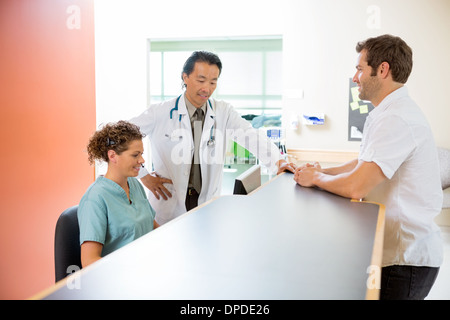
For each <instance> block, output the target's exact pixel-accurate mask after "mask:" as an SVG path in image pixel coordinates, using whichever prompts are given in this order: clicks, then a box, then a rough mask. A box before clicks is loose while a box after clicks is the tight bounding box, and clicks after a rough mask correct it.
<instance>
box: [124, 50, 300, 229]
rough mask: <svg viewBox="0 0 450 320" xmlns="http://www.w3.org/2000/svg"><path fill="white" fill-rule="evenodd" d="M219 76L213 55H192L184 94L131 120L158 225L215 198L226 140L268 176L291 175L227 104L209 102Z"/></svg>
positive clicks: (257, 133)
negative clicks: (147, 162)
mask: <svg viewBox="0 0 450 320" xmlns="http://www.w3.org/2000/svg"><path fill="white" fill-rule="evenodd" d="M221 70H222V63H221V61H220V59H219V57H218V56H217V55H215V54H213V53H210V52H205V51H195V52H194V53H193V54H192V55H191V56H190V57H189V58H188V59H187V61H186V63H185V64H184V68H183V71H182V75H181V76H182V80H183V83H184V87H185V89H186V90H185V92H184V94H182V95H180V96H179V97H177V98H175V99H171V100H168V101H164V102H162V103H158V104H154V105H151V106H150V107H149V108H148V109H147V110H145V111H144V112H143V113H142V114H141V115H139V116H137V117H135V118H133V119H131V120H130V121H131V122H133V123H135V124H136V125H138V126H139V127H140V129H141V131H142V132H144V133H145V134H146V135H148V136H149V138H150V144H151V148H152V162H153V167H154V170H155V171H154V172H153V173H152V174H149V173H148V171H147V170H145V169H141V172H140V174H139V178H141V181H142V182H143V184H144V185H145V186H146V187H147V188H148V189H149V190H150V191H151V192H152V193H149V201H150V203H151V205H152V206H153V208H154V209H155V211H156V221H157V222H158V223H159V224H160V225H162V224H164V223H166V222H168V221H170V220H172V219H174V218H176V217H178V216H180V215H181V214H183V213H185V212H186V211H189V210H191V209H193V208H195V207H196V206H197V205H199V204H202V203H204V202H206V201H208V200H210V199H212V198H214V197H217V196H219V195H220V192H221V186H222V177H223V164H224V160H225V153H226V143H227V140H228V139H229V138H231V139H233V140H234V141H236V142H237V143H239V144H240V145H242V146H243V147H245V148H246V149H248V150H249V151H250V152H252V153H253V154H255V155H256V157H257V158H258V159H259V161H260V163H261V164H262V165H264V166H266V167H268V168H269V169H270V170H271V172H272V173H277V174H279V173H281V172H283V171H286V170H289V171H291V172H294V170H295V168H294V164H292V163H287V162H286V161H285V160H283V159H282V157H281V153H280V151H279V149H278V148H277V147H276V146H275V144H274V143H272V142H271V141H270V140H269V139H268V138H267V137H266V136H265V135H264V134H263V133H261V132H260V131H259V130H256V129H254V128H253V127H252V126H251V125H250V123H249V122H247V121H246V120H245V119H243V118H242V117H241V116H240V115H239V113H238V112H236V111H235V109H234V108H233V107H232V106H231V105H230V104H229V103H227V102H224V101H219V100H216V99H213V98H211V95H212V94H213V92H214V90H215V89H216V87H217V81H218V79H219V76H220V73H221ZM200 110H201V111H200Z"/></svg>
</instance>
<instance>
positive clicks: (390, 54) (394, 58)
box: [356, 34, 413, 84]
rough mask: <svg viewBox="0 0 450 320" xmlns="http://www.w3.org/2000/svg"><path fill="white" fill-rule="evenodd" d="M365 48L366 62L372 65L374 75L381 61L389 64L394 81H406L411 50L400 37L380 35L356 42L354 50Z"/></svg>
mask: <svg viewBox="0 0 450 320" xmlns="http://www.w3.org/2000/svg"><path fill="white" fill-rule="evenodd" d="M362 50H367V55H366V59H367V64H368V65H369V66H370V67H372V69H373V70H372V76H375V75H376V73H377V70H378V67H379V66H380V65H381V64H382V63H383V62H387V63H388V64H389V67H390V70H391V74H392V79H393V80H394V81H395V82H399V83H403V84H404V83H406V81H407V80H408V77H409V75H410V74H411V71H412V66H413V60H412V50H411V48H410V47H409V46H408V45H407V44H406V42H405V41H403V40H402V39H401V38H400V37H395V36H392V35H388V34H386V35H382V36H379V37H375V38H369V39H367V40H365V41H361V42H358V44H357V45H356V52H358V53H360V52H361V51H362Z"/></svg>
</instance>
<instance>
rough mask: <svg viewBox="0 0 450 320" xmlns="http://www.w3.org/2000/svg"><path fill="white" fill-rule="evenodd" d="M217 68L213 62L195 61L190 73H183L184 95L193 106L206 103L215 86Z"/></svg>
mask: <svg viewBox="0 0 450 320" xmlns="http://www.w3.org/2000/svg"><path fill="white" fill-rule="evenodd" d="M219 73H220V71H219V68H218V67H217V66H216V65H215V64H208V63H206V62H196V63H195V65H194V70H193V71H192V72H191V74H190V75H187V74H186V73H183V81H184V83H185V84H186V97H187V99H188V100H189V102H190V103H192V104H193V105H194V106H195V107H197V108H200V107H201V106H202V105H204V104H205V103H206V101H207V100H208V99H209V97H210V96H211V95H212V94H213V92H214V90H216V87H217V80H218V79H219Z"/></svg>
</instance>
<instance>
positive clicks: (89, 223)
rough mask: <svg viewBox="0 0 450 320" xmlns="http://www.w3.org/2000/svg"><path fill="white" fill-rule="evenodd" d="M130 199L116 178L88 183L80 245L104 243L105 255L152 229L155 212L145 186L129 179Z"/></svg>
mask: <svg viewBox="0 0 450 320" xmlns="http://www.w3.org/2000/svg"><path fill="white" fill-rule="evenodd" d="M128 185H129V187H130V199H131V204H130V201H128V197H127V194H126V193H125V190H123V189H122V187H121V186H119V185H118V184H117V183H115V182H114V181H112V180H110V179H107V178H105V177H103V176H100V177H98V178H97V179H96V180H95V182H94V183H93V184H92V185H91V186H89V188H88V189H87V191H86V193H85V194H84V195H83V197H82V198H81V201H80V204H79V206H78V223H79V226H80V245H81V244H83V242H85V241H95V242H99V243H101V244H103V250H102V257H103V256H106V255H107V254H109V253H111V252H113V251H115V250H117V249H119V248H121V247H123V246H124V245H126V244H128V243H130V242H132V241H133V240H136V239H137V238H139V237H141V236H143V235H144V234H146V233H148V232H150V231H152V230H153V220H154V219H155V211H154V210H153V208H152V207H151V205H150V203H149V202H148V200H147V197H146V194H145V191H144V188H143V187H142V185H141V184H140V182H139V181H138V180H137V179H136V178H133V177H129V178H128Z"/></svg>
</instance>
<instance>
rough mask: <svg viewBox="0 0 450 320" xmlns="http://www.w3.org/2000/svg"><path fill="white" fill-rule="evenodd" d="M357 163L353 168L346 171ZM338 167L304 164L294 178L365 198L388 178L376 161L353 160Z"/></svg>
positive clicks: (304, 183)
mask: <svg viewBox="0 0 450 320" xmlns="http://www.w3.org/2000/svg"><path fill="white" fill-rule="evenodd" d="M355 161H356V162H355ZM355 163H356V165H355V166H354V167H353V169H351V170H349V171H346V170H348V169H349V168H351V167H352V165H353V164H355ZM337 168H339V169H337ZM337 168H333V169H328V170H326V169H325V170H322V169H320V168H317V167H311V166H304V167H301V168H298V169H297V170H296V172H295V175H294V180H295V181H296V182H297V183H298V184H299V185H301V186H304V187H314V186H317V187H319V188H321V189H324V190H326V191H329V192H331V193H335V194H337V195H340V196H343V197H346V198H352V199H363V198H364V197H366V196H367V194H369V192H370V191H371V190H372V189H373V188H375V187H376V186H377V185H378V184H380V183H381V182H383V181H384V180H385V179H387V178H386V176H385V175H384V174H383V171H382V170H381V169H380V167H379V166H378V165H377V164H376V163H375V162H365V161H362V160H360V161H358V160H353V161H350V162H348V163H346V164H344V165H343V166H341V167H337ZM339 172H340V173H339Z"/></svg>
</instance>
